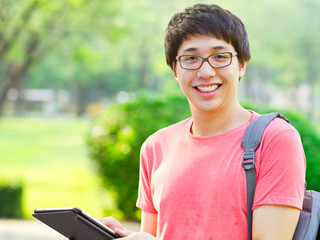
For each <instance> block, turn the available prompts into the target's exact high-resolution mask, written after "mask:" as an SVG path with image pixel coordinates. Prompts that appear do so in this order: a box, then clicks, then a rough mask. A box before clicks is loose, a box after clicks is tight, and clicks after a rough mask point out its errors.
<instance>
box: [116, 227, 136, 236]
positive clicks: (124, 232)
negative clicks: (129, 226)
mask: <svg viewBox="0 0 320 240" xmlns="http://www.w3.org/2000/svg"><path fill="white" fill-rule="evenodd" d="M114 231H115V233H116V234H118V235H119V236H120V237H127V236H129V235H130V234H132V233H133V232H132V231H129V230H126V229H120V228H116V229H115V230H114Z"/></svg>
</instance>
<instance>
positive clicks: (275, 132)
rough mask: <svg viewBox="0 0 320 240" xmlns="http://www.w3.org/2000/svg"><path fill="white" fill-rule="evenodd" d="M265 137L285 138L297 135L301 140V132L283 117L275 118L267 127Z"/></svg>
mask: <svg viewBox="0 0 320 240" xmlns="http://www.w3.org/2000/svg"><path fill="white" fill-rule="evenodd" d="M264 136H265V138H271V139H275V138H278V137H281V136H284V137H285V138H291V137H295V138H298V139H299V140H300V134H299V132H298V131H297V130H296V129H295V128H294V127H293V126H292V125H291V124H290V123H288V122H287V121H285V120H283V119H281V118H278V117H277V118H275V119H274V120H273V121H271V122H270V124H269V125H268V127H267V128H266V131H265V134H264Z"/></svg>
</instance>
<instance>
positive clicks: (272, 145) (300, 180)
mask: <svg viewBox="0 0 320 240" xmlns="http://www.w3.org/2000/svg"><path fill="white" fill-rule="evenodd" d="M259 148H260V149H259V150H260V152H259V156H258V155H257V156H258V158H259V159H260V160H259V161H258V164H259V166H258V168H257V169H256V171H257V172H256V192H255V198H254V204H253V209H255V208H258V207H259V206H262V205H285V206H291V207H295V208H298V209H300V210H301V209H302V202H303V196H304V185H305V170H306V161H305V154H304V150H303V146H302V143H301V139H300V135H299V133H298V132H297V131H296V130H295V129H294V128H288V129H286V130H284V131H277V130H276V131H273V130H270V131H269V132H268V133H267V134H266V136H265V137H264V140H263V142H261V146H260V147H259ZM257 154H258V153H257Z"/></svg>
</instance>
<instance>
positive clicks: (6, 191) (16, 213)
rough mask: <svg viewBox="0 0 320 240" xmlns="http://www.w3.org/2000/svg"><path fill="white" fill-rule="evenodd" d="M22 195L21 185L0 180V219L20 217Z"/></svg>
mask: <svg viewBox="0 0 320 240" xmlns="http://www.w3.org/2000/svg"><path fill="white" fill-rule="evenodd" d="M22 194H23V185H22V184H21V183H13V182H8V180H4V179H2V178H1V179H0V218H21V217H22Z"/></svg>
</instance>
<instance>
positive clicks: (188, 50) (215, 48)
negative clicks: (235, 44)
mask: <svg viewBox="0 0 320 240" xmlns="http://www.w3.org/2000/svg"><path fill="white" fill-rule="evenodd" d="M211 50H228V51H231V49H229V48H227V47H225V46H215V47H212V48H211ZM181 51H182V52H196V51H199V49H198V48H195V47H190V48H186V49H182V50H181Z"/></svg>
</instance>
